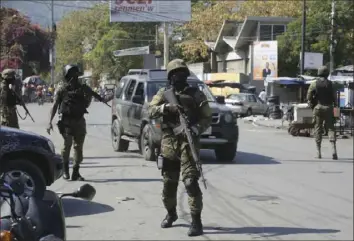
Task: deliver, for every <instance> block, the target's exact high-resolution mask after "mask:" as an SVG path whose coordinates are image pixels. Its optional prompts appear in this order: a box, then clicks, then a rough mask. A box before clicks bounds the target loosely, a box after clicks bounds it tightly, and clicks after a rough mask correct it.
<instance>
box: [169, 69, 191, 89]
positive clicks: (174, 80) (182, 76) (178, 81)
mask: <svg viewBox="0 0 354 241" xmlns="http://www.w3.org/2000/svg"><path fill="white" fill-rule="evenodd" d="M188 75H189V74H188V73H187V72H186V71H184V70H176V71H174V72H173V73H171V75H170V78H169V84H170V85H171V86H173V87H174V88H175V89H176V90H177V91H182V90H184V89H185V88H186V87H187V86H188V84H187V78H188Z"/></svg>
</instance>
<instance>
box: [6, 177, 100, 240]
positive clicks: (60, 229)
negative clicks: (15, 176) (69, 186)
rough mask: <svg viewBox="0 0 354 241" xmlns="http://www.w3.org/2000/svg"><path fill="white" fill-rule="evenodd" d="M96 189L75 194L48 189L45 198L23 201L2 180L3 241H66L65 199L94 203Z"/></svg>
mask: <svg viewBox="0 0 354 241" xmlns="http://www.w3.org/2000/svg"><path fill="white" fill-rule="evenodd" d="M95 195H96V190H95V188H94V187H92V186H91V185H89V184H84V185H83V186H81V187H80V188H79V189H77V191H75V192H72V193H55V192H53V191H49V190H47V191H46V193H45V195H44V197H43V199H42V200H40V199H36V198H34V197H29V198H24V197H22V196H18V195H16V193H15V192H14V190H13V189H12V188H11V186H9V185H8V184H7V183H5V182H4V181H2V180H0V198H1V199H0V211H1V217H0V230H1V235H0V240H1V241H65V240H66V226H65V215H64V210H63V206H62V201H61V200H62V198H63V197H74V198H81V199H84V200H87V201H91V200H92V199H93V197H94V196H95Z"/></svg>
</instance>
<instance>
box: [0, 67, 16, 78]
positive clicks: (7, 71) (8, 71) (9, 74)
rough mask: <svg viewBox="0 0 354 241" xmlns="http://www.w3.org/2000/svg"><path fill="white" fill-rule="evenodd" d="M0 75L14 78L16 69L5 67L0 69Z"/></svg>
mask: <svg viewBox="0 0 354 241" xmlns="http://www.w3.org/2000/svg"><path fill="white" fill-rule="evenodd" d="M1 77H2V78H3V79H15V78H16V71H15V70H14V69H5V70H4V71H2V73H1Z"/></svg>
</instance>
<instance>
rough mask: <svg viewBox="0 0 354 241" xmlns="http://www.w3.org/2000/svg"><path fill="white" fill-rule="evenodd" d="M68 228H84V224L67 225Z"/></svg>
mask: <svg viewBox="0 0 354 241" xmlns="http://www.w3.org/2000/svg"><path fill="white" fill-rule="evenodd" d="M66 228H82V226H79V225H66Z"/></svg>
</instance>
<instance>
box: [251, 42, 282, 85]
mask: <svg viewBox="0 0 354 241" xmlns="http://www.w3.org/2000/svg"><path fill="white" fill-rule="evenodd" d="M252 73H253V79H254V80H264V79H265V78H266V77H267V76H271V77H278V42H277V41H260V42H254V43H253V71H252Z"/></svg>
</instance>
